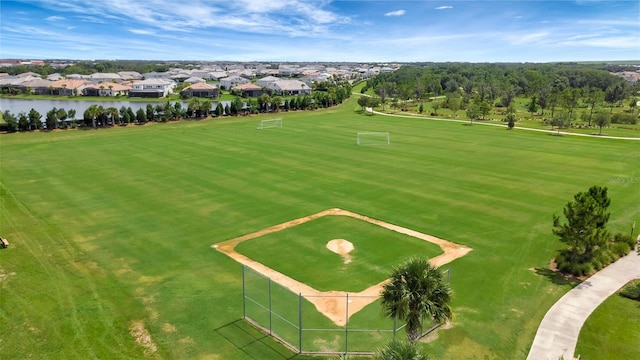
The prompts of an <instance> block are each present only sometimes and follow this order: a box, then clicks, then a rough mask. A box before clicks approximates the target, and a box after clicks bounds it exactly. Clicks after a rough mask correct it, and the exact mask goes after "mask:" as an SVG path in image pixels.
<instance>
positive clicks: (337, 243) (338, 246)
mask: <svg viewBox="0 0 640 360" xmlns="http://www.w3.org/2000/svg"><path fill="white" fill-rule="evenodd" d="M327 249H329V250H331V251H333V252H334V253H336V254H338V255H340V256H342V258H343V259H344V263H345V264H348V263H350V262H351V256H349V253H350V252H351V251H352V250H353V244H352V243H351V242H349V241H347V240H345V239H333V240H331V241H329V242H328V243H327Z"/></svg>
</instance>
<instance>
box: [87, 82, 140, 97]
mask: <svg viewBox="0 0 640 360" xmlns="http://www.w3.org/2000/svg"><path fill="white" fill-rule="evenodd" d="M130 91H131V86H130V85H127V84H124V83H122V84H119V83H110V82H106V83H100V84H94V85H89V86H87V87H86V88H84V91H83V94H84V95H87V96H127V95H129V92H130Z"/></svg>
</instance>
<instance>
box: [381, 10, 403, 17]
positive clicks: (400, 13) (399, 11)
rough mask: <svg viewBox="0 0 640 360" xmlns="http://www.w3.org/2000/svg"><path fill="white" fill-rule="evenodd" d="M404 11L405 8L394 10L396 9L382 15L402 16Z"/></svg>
mask: <svg viewBox="0 0 640 360" xmlns="http://www.w3.org/2000/svg"><path fill="white" fill-rule="evenodd" d="M405 13H406V11H405V10H396V11H390V12H388V13H386V14H384V16H402V15H404V14H405Z"/></svg>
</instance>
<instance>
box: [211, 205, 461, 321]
mask: <svg viewBox="0 0 640 360" xmlns="http://www.w3.org/2000/svg"><path fill="white" fill-rule="evenodd" d="M323 216H348V217H351V218H355V219H358V220H362V221H366V222H369V223H371V224H374V225H378V226H380V227H383V228H386V229H389V230H392V231H395V232H398V233H401V234H405V235H408V236H412V237H415V238H418V239H421V240H425V241H428V242H431V243H433V244H436V245H438V246H439V247H440V248H441V249H442V251H443V253H442V254H440V255H438V256H436V257H434V258H431V259H429V263H431V264H432V265H434V266H441V265H444V264H447V263H449V262H451V261H453V260H455V259H457V258H460V257H462V256H464V255H466V254H467V253H469V252H470V251H471V250H472V249H471V248H469V247H466V246H463V245H460V244H456V243H453V242H451V241H447V240H444V239H440V238H437V237H435V236H431V235H428V234H424V233H421V232H418V231H415V230H411V229H408V228H405V227H402V226H398V225H394V224H391V223H388V222H385V221H382V220H378V219H374V218H371V217H368V216H365V215H361V214H358V213H354V212H351V211H348V210H343V209H339V208H333V209H327V210H324V211H320V212H318V213H315V214H312V215H309V216H305V217H301V218H298V219H294V220H291V221H287V222H284V223H281V224H277V225H274V226H270V227H268V228H265V229H262V230H258V231H255V232H252V233H249V234H246V235H242V236H238V237H236V238H233V239H230V240H226V241H222V242H219V243H216V244H213V245H211V247H212V248H214V249H216V250H217V251H219V252H221V253H223V254H225V255H227V256H229V257H231V258H232V259H234V260H236V261H237V262H239V263H241V264H243V265H245V266H247V267H249V268H251V269H253V270H254V271H256V272H258V273H260V274H262V275H264V276H266V277H268V278H270V279H271V280H273V281H275V282H276V283H278V284H280V285H282V286H284V287H286V288H288V289H289V290H290V291H292V292H293V293H295V294H301V295H302V296H303V297H304V298H305V299H307V300H308V301H309V302H311V303H312V304H313V305H314V306H315V307H316V309H317V310H318V311H319V312H320V313H322V314H323V315H325V316H326V317H327V318H329V319H330V320H331V321H333V323H334V324H336V325H338V326H344V325H345V324H346V322H347V320H348V318H349V317H351V316H352V315H353V314H356V313H357V312H358V311H360V310H362V309H363V308H364V307H365V306H367V305H369V304H371V303H372V302H374V301H375V300H377V299H378V297H379V296H380V292H381V291H382V287H383V286H384V284H385V283H387V282H388V281H389V280H388V279H386V280H384V281H382V282H380V283H378V284H375V285H372V286H370V287H369V288H367V289H365V290H363V291H361V292H357V293H356V292H346V291H319V290H316V289H314V288H313V287H311V286H309V285H307V284H305V283H302V282H299V281H297V280H295V279H293V278H291V277H289V276H287V275H285V274H282V273H280V272H278V271H276V270H274V269H272V268H270V267H268V266H266V265H264V264H262V263H259V262H257V261H255V260H253V259H250V258H249V257H247V256H245V255H242V254H240V253H238V252H236V251H235V247H236V245H238V244H239V243H241V242H243V241H247V240H251V239H255V238H257V237H260V236H263V235H267V234H270V233H273V232H277V231H281V230H285V229H287V228H290V227H293V226H296V225H300V224H304V223H306V222H309V221H311V220H315V219H318V218H320V217H323ZM347 294H348V295H349V299H350V300H351V302H350V303H349V304H348V311H349V313H348V314H347V304H346V301H345V298H346V296H347Z"/></svg>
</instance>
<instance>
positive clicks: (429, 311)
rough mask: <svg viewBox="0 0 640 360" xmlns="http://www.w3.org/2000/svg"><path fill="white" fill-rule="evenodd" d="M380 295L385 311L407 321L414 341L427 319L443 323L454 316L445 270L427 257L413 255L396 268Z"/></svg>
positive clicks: (408, 336)
mask: <svg viewBox="0 0 640 360" xmlns="http://www.w3.org/2000/svg"><path fill="white" fill-rule="evenodd" d="M381 296H382V309H383V312H384V314H385V315H386V316H389V317H391V318H397V319H400V320H403V321H406V322H407V326H406V329H407V338H408V339H409V341H410V342H412V343H415V342H416V341H418V339H419V338H420V335H421V330H422V324H423V321H424V320H426V319H429V320H431V321H433V322H435V323H438V324H442V323H444V322H445V321H447V320H450V319H451V317H452V312H451V308H450V307H449V303H450V302H451V288H449V284H448V283H447V282H446V281H445V279H444V276H443V274H442V272H441V271H440V270H439V269H438V268H437V267H435V266H432V265H431V264H429V261H428V260H427V259H424V258H411V259H409V260H407V261H406V262H405V263H404V264H401V265H400V266H398V267H397V268H396V269H394V270H393V272H392V273H391V277H390V280H389V282H388V283H387V284H385V285H384V287H383V289H382V294H381Z"/></svg>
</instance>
